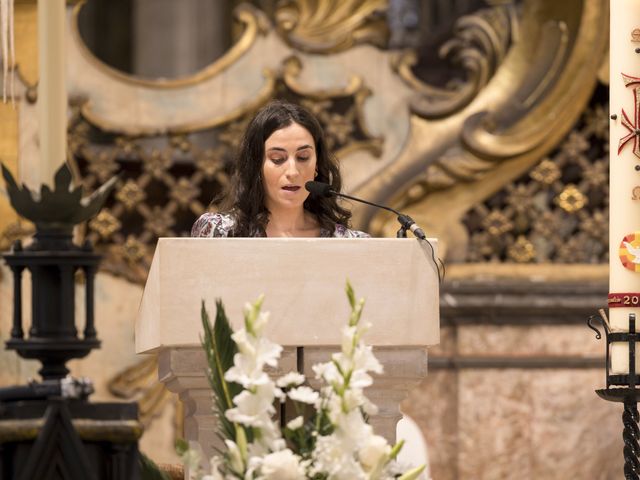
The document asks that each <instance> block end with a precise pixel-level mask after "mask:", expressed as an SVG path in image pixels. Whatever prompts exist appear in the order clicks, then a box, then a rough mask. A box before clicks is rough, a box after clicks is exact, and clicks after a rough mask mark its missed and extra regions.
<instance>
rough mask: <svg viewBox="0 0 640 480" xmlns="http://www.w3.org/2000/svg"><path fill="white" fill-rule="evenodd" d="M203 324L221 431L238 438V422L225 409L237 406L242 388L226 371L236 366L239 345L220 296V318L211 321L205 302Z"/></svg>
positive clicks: (218, 309) (204, 341)
mask: <svg viewBox="0 0 640 480" xmlns="http://www.w3.org/2000/svg"><path fill="white" fill-rule="evenodd" d="M201 316H202V326H203V328H204V339H203V341H202V346H203V347H204V350H205V352H206V355H207V364H208V367H209V368H208V372H207V373H208V378H209V384H210V385H211V389H212V390H213V403H214V409H215V410H216V417H217V420H218V423H219V425H220V433H221V436H222V437H223V438H228V439H231V440H234V441H235V439H236V432H235V427H234V425H233V424H232V423H231V422H229V420H227V418H226V417H225V415H224V412H225V411H227V410H228V409H229V408H233V402H232V400H233V397H234V396H236V395H237V394H238V393H240V391H241V390H242V387H241V386H240V385H238V384H236V383H232V382H227V381H226V380H225V379H224V372H226V371H227V370H228V369H229V368H231V367H232V366H233V356H234V355H235V354H236V353H237V351H238V348H237V347H236V344H235V342H234V341H233V340H232V338H231V335H232V334H233V330H232V329H231V325H229V319H228V318H227V315H226V313H225V311H224V306H223V305H222V301H220V300H216V321H215V324H214V325H211V322H210V321H209V314H208V313H207V310H206V308H205V306H204V301H203V302H202V309H201Z"/></svg>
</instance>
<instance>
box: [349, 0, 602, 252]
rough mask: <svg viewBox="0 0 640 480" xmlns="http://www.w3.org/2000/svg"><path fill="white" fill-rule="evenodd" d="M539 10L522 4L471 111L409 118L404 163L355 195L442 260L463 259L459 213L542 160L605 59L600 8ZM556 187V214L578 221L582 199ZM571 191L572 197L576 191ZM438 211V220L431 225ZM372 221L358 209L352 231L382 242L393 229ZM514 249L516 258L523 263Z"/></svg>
mask: <svg viewBox="0 0 640 480" xmlns="http://www.w3.org/2000/svg"><path fill="white" fill-rule="evenodd" d="M542 5H544V7H543V6H542ZM542 5H541V4H540V2H535V1H533V0H530V1H526V0H525V1H524V3H523V4H522V10H521V12H522V14H521V22H520V25H519V28H518V32H519V33H518V41H515V42H513V43H512V44H511V47H510V48H509V51H508V53H507V54H506V55H505V56H504V60H503V61H502V64H501V65H500V68H499V69H498V70H497V71H496V72H495V74H494V75H493V77H491V79H490V81H489V82H488V83H487V84H486V86H485V87H483V88H482V89H481V91H480V92H479V93H478V94H477V95H476V96H475V98H474V99H473V101H472V102H471V103H469V104H468V105H467V106H466V107H465V108H464V109H462V110H461V111H460V112H458V113H457V114H455V115H450V116H447V117H446V118H431V119H429V120H424V119H423V118H422V117H420V116H417V115H415V116H414V117H413V119H412V132H411V136H410V140H409V142H408V146H407V147H406V150H405V151H407V152H409V153H407V154H402V155H400V157H399V158H398V159H397V160H396V162H395V163H393V164H392V165H391V166H390V167H389V168H388V169H387V170H386V171H383V172H381V175H382V176H384V181H382V180H381V181H377V180H376V179H374V180H373V181H371V182H370V183H369V184H367V185H365V186H364V187H362V188H360V189H359V190H358V192H357V193H358V194H360V195H365V196H367V197H369V198H376V199H377V200H379V201H386V202H388V203H392V204H393V205H395V206H396V207H398V208H400V209H403V210H405V211H407V213H409V214H410V215H411V216H412V217H413V218H415V219H416V221H418V222H421V223H422V224H423V226H424V225H426V228H427V230H428V231H429V232H430V234H431V235H433V236H437V237H439V239H440V247H441V250H442V252H443V254H444V255H445V256H448V258H449V259H451V260H455V261H465V260H466V259H467V253H466V248H467V241H468V238H467V233H466V229H465V227H464V225H462V223H461V222H462V218H464V215H465V214H466V212H467V211H469V210H470V209H472V208H474V206H476V205H478V204H480V203H482V202H483V201H485V200H486V199H487V198H490V197H491V195H493V194H494V193H496V192H497V191H499V190H500V188H501V187H502V186H504V185H505V184H509V182H511V181H513V180H514V179H517V178H519V177H520V176H521V175H523V174H524V173H525V172H527V170H529V169H530V168H532V167H533V166H534V165H535V164H536V163H538V162H540V161H541V159H543V158H544V157H545V156H546V155H548V154H549V152H550V151H551V150H552V149H553V148H554V147H556V146H557V145H558V143H559V142H561V141H562V140H563V138H564V137H565V136H566V135H567V133H568V132H569V131H570V129H571V128H572V127H573V125H574V122H576V120H577V119H578V118H579V115H580V113H582V111H583V109H584V108H585V105H586V104H587V103H588V101H589V98H590V97H591V95H592V94H593V88H594V87H595V85H596V82H597V78H598V72H599V71H600V67H601V65H602V62H603V59H604V58H605V52H606V45H607V39H608V35H607V25H608V24H607V21H606V19H607V18H608V16H607V9H608V7H607V5H606V4H605V3H603V2H601V1H599V0H570V3H567V4H565V3H563V4H562V6H560V5H559V4H556V3H554V2H553V1H552V0H544V1H543V2H542ZM407 171H411V172H413V173H414V176H413V178H409V176H408V175H407V174H406V172H407ZM565 187H566V191H565V193H564V194H562V195H560V193H561V192H557V193H556V197H557V199H558V200H557V201H558V202H559V203H558V205H561V204H562V205H564V206H565V207H567V208H569V209H571V208H576V211H578V212H580V211H583V210H584V206H583V207H582V208H578V207H579V206H580V205H581V203H582V199H581V196H580V195H579V194H578V193H577V192H576V190H574V189H573V188H571V187H570V186H569V185H565ZM575 188H577V189H578V190H580V188H579V187H578V184H577V183H576V184H575ZM581 193H582V194H583V195H584V192H582V191H581ZM443 209H447V210H448V215H447V216H446V217H442V215H440V213H441V212H442V211H443ZM560 209H561V210H562V211H563V212H565V213H567V210H565V209H563V208H560ZM374 215H375V213H374V212H371V211H369V210H366V209H364V208H363V209H361V210H360V211H358V212H356V215H355V217H356V219H357V225H358V226H360V227H361V228H367V227H368V228H369V230H370V231H372V232H373V233H375V234H379V235H384V234H387V233H390V232H391V231H392V229H393V228H392V227H393V222H392V221H391V220H390V219H389V218H385V217H384V216H383V215H378V216H376V217H375V218H374ZM515 241H518V239H517V238H516V239H515ZM523 242H524V240H519V243H518V246H519V248H520V247H522V248H521V250H522V251H524V252H529V253H531V251H530V249H529V248H528V247H527V248H524V243H523ZM514 248H515V247H514ZM515 251H516V250H514V252H515ZM514 255H515V253H514ZM523 255H524V254H523ZM527 255H528V254H527ZM534 256H536V258H540V257H539V256H538V255H534ZM525 257H526V255H524V256H520V257H518V258H520V259H523V258H525ZM501 258H503V259H504V258H506V257H501ZM509 258H515V257H509Z"/></svg>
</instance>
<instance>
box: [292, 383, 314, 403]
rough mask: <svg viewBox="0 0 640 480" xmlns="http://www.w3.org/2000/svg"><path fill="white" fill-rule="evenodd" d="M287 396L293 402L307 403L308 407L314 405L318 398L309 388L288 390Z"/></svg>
mask: <svg viewBox="0 0 640 480" xmlns="http://www.w3.org/2000/svg"><path fill="white" fill-rule="evenodd" d="M287 395H288V396H289V398H290V399H291V400H293V401H294V402H302V403H308V404H309V405H315V403H316V402H317V401H318V400H319V398H320V395H318V392H316V391H315V390H313V389H312V388H311V387H296V388H294V389H292V390H290V391H289V392H288V393H287Z"/></svg>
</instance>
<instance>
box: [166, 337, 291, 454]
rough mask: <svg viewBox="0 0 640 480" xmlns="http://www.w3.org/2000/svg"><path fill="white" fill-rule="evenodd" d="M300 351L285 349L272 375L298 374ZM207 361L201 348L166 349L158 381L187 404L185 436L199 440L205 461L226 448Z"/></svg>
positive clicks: (185, 405) (192, 439)
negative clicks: (220, 435)
mask: <svg viewBox="0 0 640 480" xmlns="http://www.w3.org/2000/svg"><path fill="white" fill-rule="evenodd" d="M296 370H297V365H296V349H295V348H291V347H290V348H285V349H284V350H283V352H282V355H281V356H280V362H279V364H278V368H277V370H272V371H271V372H270V374H271V375H272V376H275V377H280V376H281V375H284V374H285V373H287V372H290V371H296ZM206 372H207V360H206V357H205V354H204V351H203V350H202V348H200V347H184V348H171V349H163V350H161V351H160V353H159V354H158V378H159V380H160V381H161V382H162V383H164V384H165V386H166V387H167V388H168V389H169V390H170V391H171V392H174V393H177V394H178V396H179V397H180V400H181V401H182V402H183V404H184V437H185V439H186V440H189V441H196V442H198V443H199V444H200V446H201V447H202V451H203V452H204V454H205V458H210V457H211V456H212V455H213V453H214V450H215V448H223V447H224V445H222V444H221V442H220V439H219V438H218V436H217V434H216V420H215V417H214V415H213V409H212V408H213V403H212V397H211V387H210V386H209V381H208V380H207V375H206Z"/></svg>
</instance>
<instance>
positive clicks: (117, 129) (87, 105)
mask: <svg viewBox="0 0 640 480" xmlns="http://www.w3.org/2000/svg"><path fill="white" fill-rule="evenodd" d="M263 75H264V77H265V80H266V81H265V84H264V85H263V86H262V88H261V89H260V91H259V92H258V94H257V95H256V96H255V97H254V98H252V99H251V100H250V101H248V102H245V103H244V104H242V105H240V106H239V107H238V108H236V109H235V110H233V111H231V112H229V113H227V114H225V115H222V116H220V117H215V118H212V119H209V120H203V121H199V122H190V123H185V124H183V125H178V126H176V127H172V128H167V129H163V130H158V129H155V128H154V129H151V128H149V129H146V128H122V127H121V126H119V125H117V124H114V123H112V122H108V121H106V120H104V119H102V118H99V117H98V116H96V115H94V114H93V112H92V110H91V101H90V100H86V101H85V102H84V103H83V104H82V106H81V107H80V111H81V114H82V116H83V117H84V118H86V119H87V120H88V121H89V122H90V123H91V124H93V125H95V126H97V127H99V128H100V129H101V130H103V131H105V132H114V133H122V134H124V135H129V136H146V135H163V134H168V135H179V134H184V133H188V132H195V131H198V130H205V129H208V128H215V127H218V126H220V125H224V124H225V123H229V122H231V121H232V120H234V119H236V118H238V117H241V116H242V115H244V114H246V113H248V112H252V111H255V110H256V109H257V108H259V107H260V106H261V105H263V104H264V103H265V102H267V100H268V99H269V98H271V97H272V96H273V93H274V91H275V87H276V81H277V75H276V73H275V72H273V71H272V70H270V69H265V70H264V72H263Z"/></svg>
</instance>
